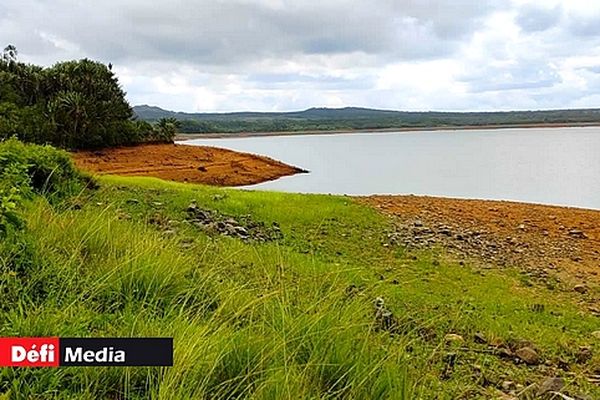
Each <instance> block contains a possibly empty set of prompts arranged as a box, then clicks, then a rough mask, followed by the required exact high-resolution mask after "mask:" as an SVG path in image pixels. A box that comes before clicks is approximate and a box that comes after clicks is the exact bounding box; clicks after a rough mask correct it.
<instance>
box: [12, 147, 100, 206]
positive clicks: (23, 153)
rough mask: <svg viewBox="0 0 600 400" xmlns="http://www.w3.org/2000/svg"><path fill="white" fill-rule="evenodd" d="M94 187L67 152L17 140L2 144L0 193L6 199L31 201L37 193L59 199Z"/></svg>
mask: <svg viewBox="0 0 600 400" xmlns="http://www.w3.org/2000/svg"><path fill="white" fill-rule="evenodd" d="M91 183H92V180H91V178H90V177H88V176H87V175H84V174H82V173H81V172H79V171H78V170H77V169H76V168H75V166H74V164H73V162H72V160H71V157H70V156H69V154H68V153H67V152H65V151H62V150H58V149H55V148H54V147H51V146H39V145H33V144H25V143H22V142H20V141H18V140H16V139H9V140H6V141H4V142H0V190H2V191H3V193H5V196H8V194H7V193H12V195H11V198H13V199H14V198H15V197H16V196H17V195H23V196H25V197H29V196H31V195H33V194H36V193H37V194H44V195H47V196H48V197H49V198H50V199H51V200H52V199H59V198H64V197H66V196H70V195H74V194H77V193H79V192H81V191H82V190H83V189H84V188H85V187H86V186H88V185H90V184H91ZM11 189H16V190H17V191H18V193H15V192H14V191H12V192H11ZM11 203H14V201H11ZM7 204H8V200H7ZM11 207H12V206H11Z"/></svg>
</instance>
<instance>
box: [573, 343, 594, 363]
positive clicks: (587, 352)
mask: <svg viewBox="0 0 600 400" xmlns="http://www.w3.org/2000/svg"><path fill="white" fill-rule="evenodd" d="M592 356H593V354H592V348H591V347H587V346H582V347H580V348H579V352H578V353H577V355H576V358H577V362H578V363H579V364H585V363H586V362H588V361H589V360H591V359H592Z"/></svg>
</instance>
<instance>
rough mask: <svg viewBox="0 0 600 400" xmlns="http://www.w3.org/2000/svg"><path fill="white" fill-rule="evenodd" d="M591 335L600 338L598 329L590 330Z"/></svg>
mask: <svg viewBox="0 0 600 400" xmlns="http://www.w3.org/2000/svg"><path fill="white" fill-rule="evenodd" d="M592 336H593V337H595V338H596V339H598V340H600V331H594V332H592Z"/></svg>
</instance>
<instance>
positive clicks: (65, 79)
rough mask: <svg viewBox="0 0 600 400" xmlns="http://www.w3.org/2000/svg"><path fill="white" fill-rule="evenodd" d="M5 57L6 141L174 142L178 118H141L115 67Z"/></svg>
mask: <svg viewBox="0 0 600 400" xmlns="http://www.w3.org/2000/svg"><path fill="white" fill-rule="evenodd" d="M17 55H18V53H17V50H16V48H15V47H14V46H8V47H6V48H5V49H4V51H3V53H2V55H1V57H0V140H5V139H7V138H11V137H15V138H17V139H19V140H22V141H25V142H31V143H39V144H52V145H55V146H58V147H62V148H67V149H83V148H100V147H109V146H118V145H129V144H135V143H142V142H169V141H172V140H173V138H174V136H175V133H176V130H177V126H178V122H177V121H176V120H175V119H168V118H166V119H161V120H159V121H156V122H155V123H153V124H151V123H149V122H147V121H142V120H137V119H136V118H134V113H133V111H132V108H131V106H130V105H129V103H128V102H127V100H126V99H125V92H124V91H123V89H122V88H121V86H120V85H119V82H118V80H117V78H116V76H115V74H114V73H113V72H112V66H110V65H109V66H106V65H104V64H102V63H99V62H95V61H91V60H88V59H84V60H80V61H67V62H60V63H57V64H55V65H54V66H52V67H50V68H43V67H40V66H36V65H30V64H24V63H20V62H18V60H17Z"/></svg>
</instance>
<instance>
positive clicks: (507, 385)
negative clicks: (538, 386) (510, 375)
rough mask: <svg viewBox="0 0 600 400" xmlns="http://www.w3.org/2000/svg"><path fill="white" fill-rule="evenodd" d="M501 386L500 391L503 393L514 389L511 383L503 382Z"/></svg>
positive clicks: (514, 386) (513, 384)
mask: <svg viewBox="0 0 600 400" xmlns="http://www.w3.org/2000/svg"><path fill="white" fill-rule="evenodd" d="M501 386H502V390H504V391H505V392H509V391H511V390H514V389H515V388H516V385H515V383H514V382H513V381H504V382H502V385H501Z"/></svg>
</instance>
